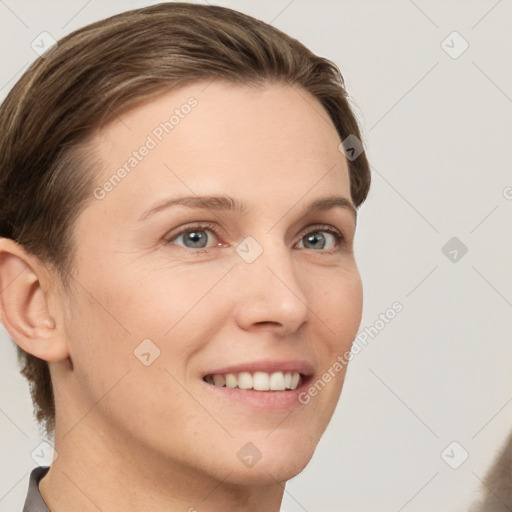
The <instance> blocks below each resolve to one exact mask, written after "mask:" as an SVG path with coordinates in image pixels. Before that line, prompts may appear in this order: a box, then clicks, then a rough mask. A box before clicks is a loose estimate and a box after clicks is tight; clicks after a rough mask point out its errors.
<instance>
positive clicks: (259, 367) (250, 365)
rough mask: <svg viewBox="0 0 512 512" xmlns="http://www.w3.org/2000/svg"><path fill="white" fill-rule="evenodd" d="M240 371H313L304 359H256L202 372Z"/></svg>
mask: <svg viewBox="0 0 512 512" xmlns="http://www.w3.org/2000/svg"><path fill="white" fill-rule="evenodd" d="M241 372H249V373H254V372H267V373H273V372H298V373H301V374H302V375H305V376H309V375H312V374H313V372H314V368H313V365H312V364H311V363H310V362H308V361H305V360H298V359H294V360H291V359H288V360H280V361H276V360H268V359H267V360H258V361H251V362H246V363H239V364H235V365H230V366H223V367H222V368H215V369H213V370H208V371H207V372H205V373H203V375H202V376H203V377H205V376H206V375H226V374H228V373H241Z"/></svg>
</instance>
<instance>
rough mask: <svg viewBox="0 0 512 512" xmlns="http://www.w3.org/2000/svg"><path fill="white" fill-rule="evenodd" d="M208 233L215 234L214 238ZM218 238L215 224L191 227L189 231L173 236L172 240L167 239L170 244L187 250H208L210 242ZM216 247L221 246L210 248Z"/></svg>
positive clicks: (184, 230) (185, 230)
mask: <svg viewBox="0 0 512 512" xmlns="http://www.w3.org/2000/svg"><path fill="white" fill-rule="evenodd" d="M208 233H210V234H213V237H212V236H211V235H208ZM216 238H217V231H216V228H215V225H214V224H198V225H196V226H189V227H188V228H187V229H183V230H182V231H180V232H179V233H177V234H175V235H174V236H172V238H169V239H167V240H166V242H167V243H169V244H171V243H173V244H176V245H183V247H185V248H186V249H206V248H207V247H208V242H210V240H211V239H213V240H215V239H216ZM177 242H178V243H177ZM179 242H181V243H179ZM216 245H217V246H218V245H221V244H220V243H218V242H217V243H216V244H213V245H210V246H209V247H215V246H216Z"/></svg>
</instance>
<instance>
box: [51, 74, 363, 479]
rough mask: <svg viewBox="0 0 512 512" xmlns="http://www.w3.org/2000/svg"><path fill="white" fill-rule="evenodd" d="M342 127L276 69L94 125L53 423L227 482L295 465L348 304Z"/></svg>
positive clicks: (351, 277)
mask: <svg viewBox="0 0 512 512" xmlns="http://www.w3.org/2000/svg"><path fill="white" fill-rule="evenodd" d="M173 115H174V117H171V116H173ZM166 123H167V124H166ZM339 143H340V140H339V137H338V135H337V132H336V130H335V128H334V126H333V124H332V123H331V121H330V120H329V118H328V115H327V114H326V113H325V111H324V110H323V109H322V107H321V105H320V103H318V101H317V100H316V99H314V98H313V97H312V96H311V95H309V94H308V93H307V92H305V91H300V94H299V93H298V91H296V90H295V89H293V88H291V87H287V86H284V85H266V86H259V87H242V86H234V85H226V84H220V83H212V84H210V85H209V86H207V87H206V84H204V83H200V84H194V85H188V86H186V87H183V88H181V89H179V90H174V91H172V92H170V93H166V94H164V95H162V96H160V97H158V98H157V99H156V100H152V101H151V102H149V103H146V104H144V105H142V106H139V107H137V108H136V109H133V110H131V111H129V112H126V113H122V114H121V115H120V116H118V118H117V119H116V121H115V122H112V123H111V124H109V125H108V126H107V127H106V128H105V129H103V130H102V132H101V133H99V134H98V135H97V137H96V138H95V141H94V151H95V153H96V155H97V156H99V157H100V159H101V161H102V162H103V165H102V169H101V172H100V173H99V175H98V188H97V189H96V190H95V192H94V197H93V196H91V200H90V202H89V204H88V206H87V208H86V209H85V210H84V211H83V213H81V215H80V216H79V218H78V221H77V223H76V225H75V226H74V233H75V240H76V244H77V245H76V247H77V253H76V258H75V260H74V273H73V276H74V278H75V279H73V280H72V287H71V288H70V292H69V293H70V296H69V298H68V299H64V300H66V301H67V302H66V311H67V315H66V339H67V343H68V346H69V354H70V360H71V363H72V371H70V372H69V373H68V374H66V376H65V377H62V379H64V378H65V379H66V382H65V383H64V382H62V381H61V382H60V383H57V386H58V387H59V386H60V389H63V388H64V387H65V389H66V392H65V393H64V392H59V396H60V400H62V401H64V402H65V403H66V406H65V407H62V410H64V409H65V410H66V415H65V416H63V415H62V414H61V415H60V416H61V419H62V425H63V428H62V430H69V429H71V428H72V429H73V432H74V433H75V434H76V435H79V433H80V432H82V433H83V435H86V434H87V435H90V433H91V431H94V432H96V433H99V432H101V433H102V434H104V437H105V439H108V440H109V441H108V443H107V445H108V448H106V449H108V450H112V451H115V452H116V453H118V454H119V453H125V450H124V449H123V447H126V446H129V447H130V450H129V453H130V454H131V455H132V456H133V457H136V456H137V457H138V460H140V457H144V460H147V461H151V464H153V465H160V466H161V467H171V466H173V465H174V466H176V467H178V466H179V467H181V468H182V469H183V471H192V472H196V473H201V474H203V475H205V476H206V475H215V476H218V475H227V474H228V473H229V477H228V479H227V481H230V482H233V483H235V482H249V481H254V482H263V481H266V480H268V479H269V478H270V476H269V475H273V477H274V478H277V479H278V480H280V481H284V480H287V479H289V478H291V477H292V476H294V475H295V474H297V473H298V472H299V471H301V470H302V469H303V468H304V466H305V465H306V464H307V462H308V461H309V459H310V458H311V456H312V454H313V451H314V449H315V446H316V445H317V442H318V441H319V439H320V436H321V434H322V433H323V431H324V430H325V428H326V426H327V423H328V422H329V420H330V418H331V415H332V413H333V411H334V409H335V406H336V403H337V401H338V398H339V395H340V392H341V388H342V383H343V378H344V371H345V370H344V369H342V370H341V371H340V370H339V369H338V370H337V371H334V372H333V370H332V368H333V365H334V363H335V362H336V360H337V358H338V357H339V356H342V355H343V354H345V353H346V352H347V351H348V350H349V349H350V346H351V343H352V340H353V339H354V337H355V335H356V333H357V329H358V327H359V322H360V316H361V307H362V290H361V281H360V277H359V273H358V270H357V267H356V262H355V259H354V254H353V239H354V232H355V214H354V211H353V207H352V202H351V197H350V185H349V175H348V166H347V162H346V160H345V157H344V156H343V154H342V153H341V152H340V151H339V150H338V146H339ZM143 148H146V149H143ZM123 166H124V167H123ZM121 169H124V172H122V171H121ZM335 196H336V199H332V200H330V201H328V202H326V201H323V202H322V200H325V199H326V198H334V197H335ZM215 197H217V199H212V198H215ZM218 197H220V199H218ZM183 198H188V199H183ZM199 198H203V199H199ZM313 203H316V206H317V207H316V208H311V205H312V204H313ZM71 297H72V298H71ZM329 369H331V370H330V374H331V379H325V378H324V380H323V385H322V386H319V385H318V383H317V388H318V389H317V393H316V396H314V397H312V396H311V397H310V399H309V400H307V399H305V397H306V394H307V395H308V396H309V394H308V393H307V390H308V389H310V388H311V387H312V386H313V385H314V383H315V382H317V381H318V380H319V379H320V380H322V376H323V375H324V374H325V373H326V372H328V371H329ZM326 380H329V382H328V383H325V381H326ZM234 386H235V387H234ZM244 388H245V389H244ZM254 388H256V389H254ZM269 388H271V389H269ZM289 388H292V389H289ZM293 388H295V389H293ZM306 401H308V403H307V404H304V403H303V402H306ZM64 425H65V426H64Z"/></svg>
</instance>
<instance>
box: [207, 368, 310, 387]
mask: <svg viewBox="0 0 512 512" xmlns="http://www.w3.org/2000/svg"><path fill="white" fill-rule="evenodd" d="M203 380H204V381H205V382H206V383H208V384H211V385H213V386H217V387H221V388H222V387H223V388H230V389H234V388H239V389H247V390H254V391H291V390H294V389H297V387H298V386H300V385H301V383H302V381H303V376H302V374H300V373H299V372H272V373H267V372H240V373H226V374H208V375H205V376H204V377H203Z"/></svg>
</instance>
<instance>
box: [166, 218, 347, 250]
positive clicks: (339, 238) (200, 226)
mask: <svg viewBox="0 0 512 512" xmlns="http://www.w3.org/2000/svg"><path fill="white" fill-rule="evenodd" d="M306 229H307V230H305V231H302V232H301V234H300V236H299V241H301V240H302V239H303V238H304V237H305V236H306V235H309V234H312V233H317V232H327V233H329V234H331V235H333V236H334V237H335V239H336V242H337V243H336V247H335V248H334V249H328V250H319V251H314V252H320V253H324V254H325V253H327V254H332V253H333V252H336V251H338V250H339V249H340V247H341V246H342V245H343V243H344V242H345V237H344V236H343V234H342V233H341V232H340V231H339V230H338V229H336V228H334V227H333V226H329V225H326V224H318V225H313V226H309V227H308V228H306ZM206 230H209V231H212V232H213V233H214V234H215V236H217V237H220V236H221V233H220V230H219V228H218V227H217V226H216V225H215V224H212V223H210V222H199V223H197V224H193V225H190V226H187V227H186V228H184V229H182V230H181V231H179V232H178V233H175V234H173V235H172V237H171V238H169V239H166V240H165V241H166V243H168V244H171V243H172V241H173V240H175V239H176V238H178V237H179V236H181V235H183V234H185V233H188V232H190V231H206ZM182 248H183V249H185V250H186V251H187V252H190V253H203V254H204V253H207V252H209V251H210V250H211V249H212V247H210V248H208V249H203V248H201V249H194V248H191V247H182Z"/></svg>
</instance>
